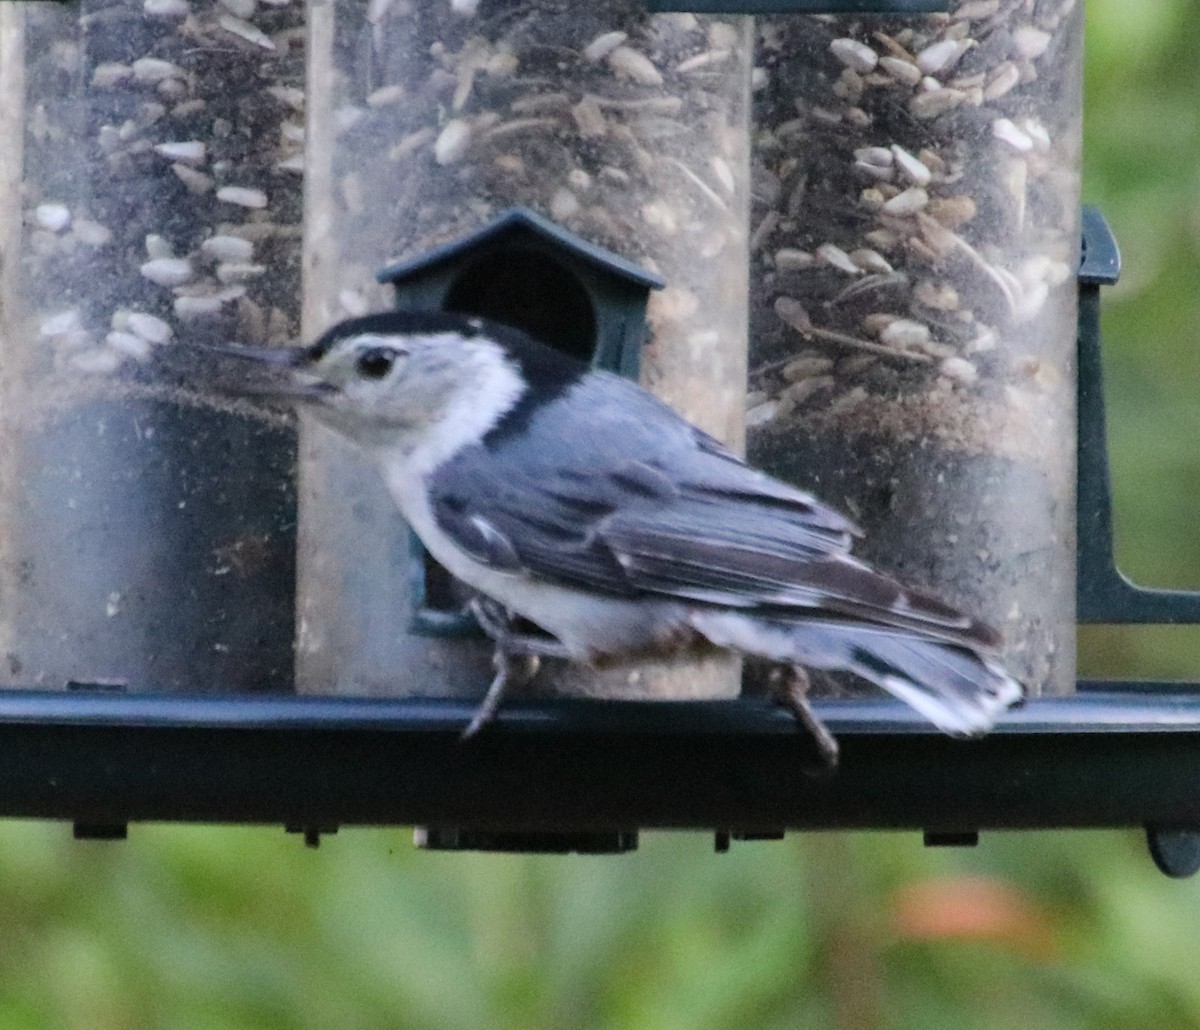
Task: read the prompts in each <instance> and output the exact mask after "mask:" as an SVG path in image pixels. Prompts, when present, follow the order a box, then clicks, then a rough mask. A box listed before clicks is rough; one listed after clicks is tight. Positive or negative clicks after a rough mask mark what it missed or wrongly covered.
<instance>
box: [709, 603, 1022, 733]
mask: <svg viewBox="0 0 1200 1030" xmlns="http://www.w3.org/2000/svg"><path fill="white" fill-rule="evenodd" d="M692 624H693V626H695V628H696V629H697V630H699V631H700V632H701V633H703V634H704V636H705V637H707V638H708V639H709V640H710V641H711V642H712V643H714V644H716V645H717V646H719V647H729V648H733V649H735V650H737V651H741V652H743V653H745V654H752V655H759V656H761V657H763V658H767V659H769V660H771V661H779V662H790V663H793V664H795V665H803V666H805V667H807V668H810V669H823V670H829V671H845V672H853V673H855V674H856V675H858V676H861V677H862V678H863V679H866V680H868V681H870V682H871V683H874V684H875V685H876V686H879V687H882V688H883V689H884V690H886V691H888V693H890V694H893V695H894V696H895V697H897V698H899V699H900V700H901V701H903V702H905V703H906V704H908V705H910V706H911V707H912V708H914V709H916V711H918V712H920V713H921V715H923V716H925V718H927V719H928V720H929V721H930V722H932V723H933V724H934V725H935V726H936V727H937V728H938V729H940V730H942V731H943V732H945V733H948V734H950V735H951V736H956V737H974V736H979V735H980V734H983V733H986V732H987V731H988V730H990V729H991V728H992V725H993V724H994V723H995V721H996V719H997V718H998V717H999V716H1000V715H1001V714H1003V712H1004V711H1005V710H1006V709H1008V708H1009V707H1011V706H1012V705H1014V704H1016V703H1017V702H1018V701H1020V700H1021V698H1022V696H1023V695H1024V690H1023V688H1022V687H1021V684H1020V683H1018V682H1017V681H1016V680H1015V679H1013V678H1012V677H1011V676H1009V675H1008V674H1007V673H1006V672H1005V671H1004V670H1003V669H1002V668H1001V667H1000V666H999V665H998V664H997V663H995V662H994V661H991V660H990V659H989V658H988V656H987V655H985V654H983V653H980V652H978V651H976V650H973V649H971V648H968V647H964V646H962V645H958V644H951V643H947V642H945V641H944V640H939V639H937V638H934V637H927V636H921V635H917V634H914V633H912V632H906V631H904V630H897V629H894V628H890V627H886V626H873V625H870V624H867V623H861V622H852V621H842V620H836V619H815V618H814V619H789V620H787V621H786V622H785V621H779V620H771V619H762V618H756V617H754V616H750V615H747V614H745V613H740V612H728V611H724V612H723V611H716V610H710V611H697V612H695V613H694V614H693V617H692Z"/></svg>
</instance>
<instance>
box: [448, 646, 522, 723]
mask: <svg viewBox="0 0 1200 1030" xmlns="http://www.w3.org/2000/svg"><path fill="white" fill-rule="evenodd" d="M492 664H493V665H494V666H495V667H496V675H495V677H494V678H493V679H492V682H491V685H490V686H489V687H488V689H487V693H486V694H484V695H483V701H481V702H480V704H479V707H478V708H477V709H475V714H474V716H472V717H471V721H470V722H469V723H468V724H467V728H466V729H465V730H463V731H462V735H461V736H460V737H459V740H470V739H471V738H472V737H473V736H475V734H476V733H478V732H479V731H480V730H481V729H483V728H484V727H485V726H487V725H488V724H489V723H490V722H492V721H493V720H494V719H495V718H496V713H497V712H498V711H499V710H500V705H501V704H502V703H503V701H504V695H505V693H506V692H507V691H508V689H509V688H510V687H516V688H517V689H520V688H521V687H523V686H525V685H526V684H527V683H528V682H529V681H530V680H532V679H533V677H534V676H536V675H537V671H538V666H539V665H540V664H541V659H539V658H538V656H537V655H532V654H509V653H508V652H507V651H503V650H501V649H500V648H497V649H496V653H495V655H494V656H493V657H492Z"/></svg>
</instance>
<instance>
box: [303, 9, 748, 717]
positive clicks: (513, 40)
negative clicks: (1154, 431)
mask: <svg viewBox="0 0 1200 1030" xmlns="http://www.w3.org/2000/svg"><path fill="white" fill-rule="evenodd" d="M311 29H312V36H311V49H310V54H309V62H310V64H309V68H310V76H311V78H312V81H314V82H316V83H320V85H321V88H320V89H319V90H317V91H315V93H314V96H313V97H312V99H311V103H312V106H311V107H310V113H309V136H308V139H307V144H308V148H309V151H308V152H309V155H310V159H311V160H310V165H309V175H308V180H307V198H306V204H307V210H308V225H309V232H308V234H307V236H306V238H305V250H306V256H305V267H306V282H305V305H306V314H305V327H306V332H307V334H308V335H314V334H316V333H317V332H319V331H321V330H324V329H325V328H327V327H328V326H329V325H330V324H331V323H332V322H334V321H337V320H338V319H340V318H343V317H345V316H347V315H353V314H360V313H362V312H364V311H366V310H369V309H372V308H377V307H380V306H382V305H383V304H386V303H391V302H392V298H391V297H388V296H387V295H386V294H385V293H384V292H382V291H381V290H380V289H379V288H377V287H371V286H370V285H369V284H370V283H371V282H372V280H373V279H374V278H375V275H376V271H377V270H378V269H379V268H381V267H383V266H384V264H385V263H388V267H387V269H386V270H385V271H384V273H383V274H382V276H381V278H382V279H383V280H384V281H385V282H395V283H396V286H397V296H396V301H397V302H398V303H400V304H401V305H403V306H411V305H416V306H420V307H426V308H428V307H433V306H436V307H446V308H449V309H452V310H460V311H472V312H475V313H482V314H489V315H498V316H501V317H502V318H504V319H506V320H509V321H515V322H516V323H517V324H518V325H521V326H522V327H523V328H526V329H529V330H530V331H532V332H533V333H534V334H535V335H539V336H542V337H543V338H545V339H547V341H548V342H551V343H552V344H553V345H555V346H559V347H562V348H564V349H566V350H568V351H571V352H573V353H575V354H576V356H579V357H583V358H584V359H586V360H591V361H593V363H594V364H596V365H597V366H599V367H606V368H609V369H611V370H613V371H617V372H620V373H622V374H627V375H636V376H637V377H638V378H639V379H640V381H641V382H642V383H643V385H646V386H647V387H649V388H650V389H652V390H654V391H655V392H656V393H657V394H658V395H659V396H660V397H662V398H663V399H664V400H666V401H668V402H669V403H671V404H673V405H674V406H675V407H676V408H678V409H679V410H681V411H682V412H683V414H685V415H687V416H688V417H690V418H691V419H692V420H693V421H695V422H697V423H698V424H700V425H701V426H702V427H703V428H705V429H707V430H708V431H709V432H711V433H713V435H715V436H717V437H719V438H721V439H722V440H724V441H725V442H726V443H728V444H730V445H731V446H734V447H738V448H740V447H741V445H742V409H743V405H742V382H743V380H744V375H745V371H744V370H745V356H746V344H745V340H746V322H745V305H746V297H747V282H746V277H747V275H748V269H749V264H748V261H747V252H746V218H745V211H746V205H747V203H748V194H747V183H746V174H745V173H746V169H747V168H748V152H749V141H750V137H749V93H750V76H751V64H752V58H751V40H750V26H749V21H748V19H746V18H744V17H739V18H729V17H696V16H694V15H661V16H647V14H646V13H645V10H644V8H643V7H642V5H641V4H640V3H637V2H633V0H605V2H602V3H599V4H592V5H590V6H588V7H587V8H586V9H585V8H580V9H578V10H575V9H572V10H571V11H570V13H569V15H568V14H567V12H566V11H565V10H561V9H554V10H550V9H541V8H538V9H529V10H521V11H511V10H508V9H507V8H500V7H497V8H495V9H492V8H491V7H489V6H487V5H484V6H482V7H479V8H478V9H476V5H473V4H465V5H464V4H438V5H433V6H429V5H402V4H393V5H389V4H371V5H365V4H362V3H359V2H351V0H346V2H340V3H332V4H328V5H322V6H314V7H313V8H312V22H311ZM351 40H357V41H358V43H357V44H356V45H354V46H351V45H350V41H351ZM513 209H520V210H513ZM506 212H508V213H507V214H506ZM664 282H665V283H666V285H665V287H664V288H662V289H659V290H656V291H655V292H654V293H653V294H651V295H650V296H649V298H647V297H646V296H645V293H646V290H647V289H648V288H649V287H650V286H651V285H654V286H658V285H661V284H662V283H664ZM631 291H636V292H638V293H640V294H641V296H640V297H638V298H636V302H635V298H634V297H633V296H632V292H631ZM643 311H644V313H645V321H646V327H645V328H643V325H642V324H641V322H642V313H643ZM300 468H301V472H300V488H301V503H300V530H299V532H300V548H299V556H298V560H299V566H300V572H299V588H298V590H299V611H300V618H299V624H300V636H299V649H298V683H299V686H300V689H301V691H303V692H305V693H326V692H330V691H332V692H336V693H341V694H361V693H367V694H371V695H376V696H379V695H390V696H404V695H412V694H421V695H426V696H428V695H433V696H464V695H468V694H473V695H476V696H477V695H478V694H479V692H480V687H481V685H482V684H484V683H486V682H487V681H488V679H489V672H488V663H489V661H490V655H489V650H488V648H487V647H486V646H484V645H483V644H482V643H481V642H480V643H474V642H470V641H464V640H462V639H452V640H447V639H439V638H436V637H431V636H429V635H428V630H429V629H431V628H432V627H434V626H435V625H437V626H439V627H441V628H443V629H447V628H451V627H453V626H455V625H461V620H458V621H456V619H457V616H453V615H452V617H451V618H449V619H447V618H443V617H439V616H438V614H437V612H436V605H435V604H434V603H432V602H439V603H441V604H442V606H443V611H442V613H441V615H446V614H447V612H446V611H445V608H446V606H447V605H449V606H450V607H451V608H455V609H456V608H457V607H459V606H460V603H461V598H460V597H457V596H456V595H455V594H454V592H453V589H452V588H450V587H449V586H448V585H447V584H445V583H442V582H440V581H439V580H438V577H437V574H436V570H434V571H433V573H430V571H429V570H428V569H426V568H424V567H423V566H424V563H416V569H415V570H414V562H413V561H412V559H411V558H410V547H409V543H408V540H407V535H406V533H405V531H404V529H403V527H402V526H401V525H399V523H398V522H397V520H396V518H395V513H394V505H393V503H392V501H391V499H390V497H388V496H387V494H386V492H385V491H384V490H383V488H382V486H381V485H380V483H379V477H378V474H377V472H376V471H375V470H374V469H373V468H370V467H368V466H367V465H366V463H365V462H364V461H363V460H362V459H360V458H359V457H358V456H357V455H355V454H354V453H353V452H352V450H351V449H350V448H349V446H348V445H346V444H344V443H342V442H341V441H338V440H336V439H334V438H333V436H332V434H331V433H329V432H327V431H324V430H322V429H321V428H320V427H318V426H315V425H309V424H307V423H305V425H304V427H303V433H302V443H301V463H300ZM348 526H353V527H354V530H353V532H347V530H346V527H348ZM414 579H415V584H416V589H417V591H418V592H421V593H423V594H424V598H423V600H422V602H421V603H419V604H417V605H416V606H415V607H411V602H410V600H409V598H411V597H412V590H411V587H410V585H411V584H412V583H413V582H414ZM439 595H440V596H439ZM403 627H415V628H416V629H417V630H418V632H415V633H413V632H407V633H405V632H402V631H401V632H398V628H400V629H401V630H403ZM549 680H550V686H551V689H559V688H561V689H569V690H570V691H572V692H576V691H578V690H583V691H586V692H588V693H603V694H610V693H612V692H614V691H615V692H619V693H621V694H624V695H626V696H629V695H632V696H653V697H679V696H685V697H695V696H710V697H712V696H734V695H736V693H737V692H738V680H737V675H736V672H735V669H734V665H733V663H731V662H726V661H720V662H706V663H703V664H702V667H693V668H690V669H689V670H688V672H687V673H686V674H681V675H670V676H668V675H666V674H662V675H660V674H659V673H656V672H650V671H647V672H645V673H644V674H643V673H641V672H637V671H634V672H632V673H630V672H626V673H624V674H623V675H622V676H621V677H619V678H615V677H609V676H605V677H593V676H586V677H583V678H582V679H577V678H576V676H575V675H574V674H573V673H570V672H568V671H567V670H565V669H557V670H554V671H553V674H552V675H551V676H550V677H549ZM568 683H569V684H570V686H568ZM536 686H537V684H535V688H536Z"/></svg>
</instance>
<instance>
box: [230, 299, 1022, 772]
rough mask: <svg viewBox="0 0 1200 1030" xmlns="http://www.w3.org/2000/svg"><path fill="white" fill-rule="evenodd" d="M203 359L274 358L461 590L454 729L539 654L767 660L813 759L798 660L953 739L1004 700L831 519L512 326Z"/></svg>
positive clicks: (984, 660) (406, 328) (391, 334)
mask: <svg viewBox="0 0 1200 1030" xmlns="http://www.w3.org/2000/svg"><path fill="white" fill-rule="evenodd" d="M220 349H221V350H222V351H223V352H224V353H227V354H233V355H236V356H239V357H242V358H248V359H251V360H254V361H257V362H259V363H261V364H266V365H271V366H274V367H275V369H276V370H277V372H276V375H275V377H274V381H273V382H268V383H267V384H265V386H264V387H263V389H264V391H265V392H268V393H274V394H276V395H279V396H284V397H287V398H289V399H291V400H293V401H294V402H296V403H298V404H301V405H303V406H304V407H306V408H307V409H308V410H309V411H311V412H312V414H313V415H314V416H315V417H316V418H317V419H319V420H320V421H321V422H323V423H325V424H326V425H328V426H330V427H332V428H333V429H334V430H336V431H337V432H339V433H340V434H342V435H343V436H345V437H347V438H348V439H350V440H352V441H354V442H355V443H356V444H358V445H359V446H360V447H361V448H362V449H363V450H364V451H365V452H366V453H367V454H368V455H369V456H370V457H371V458H372V459H373V460H374V462H375V463H376V464H377V466H378V467H379V470H380V472H381V473H382V475H383V478H384V480H385V481H386V483H387V487H388V489H389V491H390V492H391V495H392V497H393V498H394V499H395V501H396V504H397V505H398V506H399V508H400V511H401V513H402V514H403V516H404V518H405V519H406V520H407V521H408V523H409V525H410V526H411V527H412V528H413V530H415V531H416V533H417V535H418V536H419V537H420V538H421V541H422V542H423V543H424V545H425V547H426V548H427V549H428V550H429V552H430V554H432V555H433V557H434V558H436V559H437V560H438V561H439V562H441V564H442V565H444V566H445V567H446V569H448V570H449V571H450V572H451V573H453V574H454V575H455V576H457V577H458V578H459V579H460V580H462V581H463V582H464V583H466V584H467V585H468V586H470V587H471V588H473V589H474V590H475V591H477V592H478V595H479V598H478V600H477V601H476V602H475V604H474V605H473V607H474V609H475V612H476V614H477V616H478V617H479V620H480V623H481V624H482V625H483V627H484V628H485V630H487V632H488V633H489V634H490V635H491V636H492V637H493V638H494V639H495V642H496V648H497V675H496V679H495V680H494V681H493V683H492V685H491V688H490V689H489V691H488V694H487V697H486V699H485V702H484V704H483V706H481V708H480V710H479V713H478V714H477V715H476V717H475V719H474V720H473V721H472V723H471V725H470V726H469V727H468V730H467V733H468V735H469V734H470V733H473V732H474V731H475V730H477V729H478V728H479V727H480V726H481V725H483V724H484V723H485V722H486V721H487V720H488V719H489V718H490V717H491V716H492V715H493V714H494V712H495V710H496V707H497V706H498V704H499V702H500V699H501V697H502V694H503V691H504V689H505V687H506V686H507V685H508V684H509V682H510V681H511V680H512V679H513V678H515V676H516V674H517V665H516V664H515V662H516V661H517V660H520V661H521V662H522V663H524V665H525V666H526V668H525V669H524V670H523V671H524V672H525V673H526V674H527V675H528V674H531V671H532V669H531V668H529V666H534V667H535V665H536V659H537V656H554V657H560V658H569V659H573V660H575V661H578V662H585V663H590V664H594V665H603V664H611V663H622V662H630V663H633V662H638V661H644V660H655V659H664V658H671V657H676V656H683V655H689V654H698V653H704V652H705V651H706V650H708V651H711V650H712V649H714V648H716V649H729V650H733V651H736V652H740V653H743V654H746V655H754V656H759V657H762V658H766V659H768V660H769V661H771V662H775V663H779V664H780V665H781V666H782V667H783V668H785V669H787V670H789V675H787V676H786V677H784V678H783V680H781V682H783V683H785V684H786V685H785V687H784V688H783V689H782V694H781V697H780V700H782V701H784V702H785V703H787V704H788V705H789V707H791V708H792V710H793V711H794V712H795V713H796V714H797V716H798V717H800V718H801V720H802V721H803V722H804V723H805V724H806V725H808V726H809V727H810V728H811V729H812V730H813V731H814V733H815V734H816V736H817V740H818V743H819V744H820V746H821V747H822V750H823V751H824V753H825V755H826V757H827V758H828V759H829V760H830V761H832V760H833V758H834V756H835V755H836V750H835V745H834V742H833V740H832V737H830V735H829V734H828V731H826V730H825V729H824V727H823V726H821V724H820V723H819V722H818V721H817V720H816V718H815V717H814V716H813V715H812V713H811V711H810V710H809V708H808V705H807V701H806V699H805V692H804V684H805V680H804V678H803V673H802V672H801V671H800V670H801V669H803V668H804V667H807V668H811V669H822V670H846V671H850V672H853V673H856V674H857V675H859V676H861V677H863V678H865V679H867V680H869V681H871V682H872V683H874V684H877V685H878V686H880V687H882V688H884V689H885V690H887V691H890V692H891V693H892V694H894V695H895V696H896V697H898V698H900V699H901V700H903V701H905V702H907V703H908V704H910V705H911V706H912V707H913V708H915V709H916V710H917V711H918V712H920V713H921V714H922V715H924V716H925V717H927V718H928V719H929V720H930V721H931V722H933V723H934V724H935V725H936V726H938V727H939V728H940V729H942V730H944V731H945V732H947V733H950V734H953V735H957V736H973V735H977V734H980V733H984V732H986V731H987V730H988V729H990V728H991V726H992V724H993V722H994V721H995V719H996V717H997V716H998V715H999V714H1000V713H1001V712H1003V711H1004V710H1005V709H1006V708H1008V707H1009V706H1010V705H1012V704H1014V703H1016V702H1017V701H1019V700H1020V699H1021V696H1022V688H1021V686H1020V684H1019V683H1017V682H1016V680H1014V679H1013V678H1012V677H1010V676H1009V675H1008V674H1007V673H1006V672H1005V671H1004V670H1003V668H1001V666H1000V665H999V664H998V662H997V660H996V658H995V654H996V650H997V647H998V644H999V639H998V636H997V634H996V633H995V632H994V631H993V630H992V629H990V628H989V627H987V626H985V625H983V624H982V623H980V622H977V621H975V620H973V619H971V618H969V617H967V616H965V615H963V614H961V613H960V612H958V611H956V610H954V609H953V608H951V607H949V606H947V605H945V604H943V603H942V602H940V601H938V600H936V599H934V598H932V597H930V596H928V595H925V594H922V593H919V592H917V591H915V590H909V589H906V588H905V587H903V586H901V585H900V584H899V583H897V582H895V581H894V580H892V579H890V578H888V577H887V576H884V575H882V574H880V573H878V572H876V571H874V570H873V569H871V568H870V567H869V566H867V565H866V564H865V563H864V562H862V561H860V560H858V559H856V558H854V557H852V556H851V554H850V545H851V542H852V539H853V538H854V536H856V535H858V532H859V531H858V530H857V529H856V527H855V526H854V525H853V524H852V523H851V522H850V521H849V520H848V519H846V518H845V517H843V516H842V515H840V514H838V513H837V512H836V511H834V510H832V509H831V508H828V507H826V506H825V505H823V504H822V503H820V502H819V501H818V500H816V499H815V498H813V497H812V496H810V495H809V494H807V493H805V492H803V491H801V490H798V489H796V488H794V487H792V486H789V485H787V484H786V483H782V482H779V481H778V480H775V479H772V478H771V477H769V476H767V475H765V474H763V473H761V472H758V471H756V470H754V469H752V468H750V467H749V466H748V465H746V464H745V463H744V462H742V461H741V460H740V459H739V458H737V457H736V456H735V455H733V454H732V453H730V452H729V451H728V450H726V449H725V448H724V447H723V446H722V445H721V444H720V443H718V442H717V441H716V440H714V439H713V438H712V437H710V436H708V435H707V434H705V433H703V432H701V431H700V430H699V429H697V428H696V427H695V426H693V425H691V424H690V423H689V422H687V421H685V420H684V419H683V418H681V417H680V416H679V415H677V414H676V413H675V412H674V411H672V410H671V409H670V408H668V407H667V406H666V405H665V404H663V403H662V402H661V401H659V400H658V399H657V398H655V397H654V396H652V395H651V394H649V393H647V392H646V391H645V390H643V389H642V388H641V387H639V386H638V385H637V384H635V383H633V382H630V381H629V380H627V379H622V378H620V377H618V376H615V375H611V374H609V373H606V372H598V371H592V370H589V369H588V368H586V367H585V366H584V365H582V364H580V363H578V362H576V361H574V360H572V359H570V358H569V357H567V356H565V355H563V354H561V353H559V352H558V351H556V350H554V349H552V348H550V347H547V346H544V345H543V344H541V343H538V342H537V341H535V340H533V339H531V338H530V337H529V336H527V335H526V334H524V333H523V332H520V331H518V330H515V329H512V328H509V327H507V326H503V325H498V324H496V323H493V322H488V321H485V320H482V319H478V318H472V317H467V316H464V315H455V314H448V313H423V312H401V311H390V312H385V313H382V314H375V315H367V316H364V317H361V318H354V319H351V320H349V321H346V322H342V323H340V324H339V325H336V326H334V327H333V328H332V329H330V330H329V331H328V332H326V333H325V334H324V335H323V336H322V337H321V338H320V339H319V340H318V341H317V342H316V343H315V344H313V345H312V346H310V347H305V348H295V349H277V348H250V347H240V346H236V345H229V346H227V347H224V348H220ZM516 617H520V618H521V619H524V620H526V621H527V622H528V623H532V624H533V626H534V627H536V631H533V632H527V633H526V632H518V631H517V629H516V628H515V621H514V620H515V618H516ZM791 670H796V675H795V676H793V675H791V674H790V671H791Z"/></svg>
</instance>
